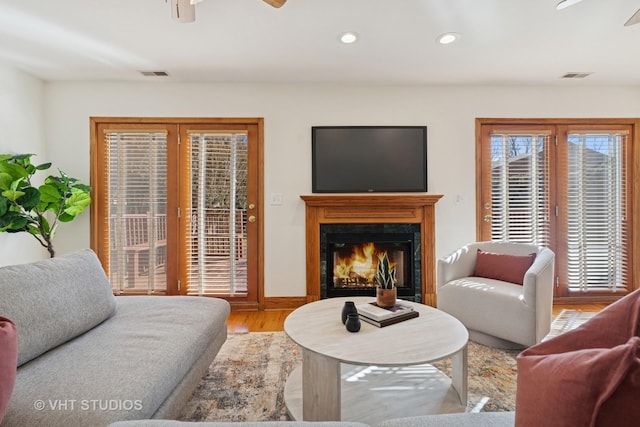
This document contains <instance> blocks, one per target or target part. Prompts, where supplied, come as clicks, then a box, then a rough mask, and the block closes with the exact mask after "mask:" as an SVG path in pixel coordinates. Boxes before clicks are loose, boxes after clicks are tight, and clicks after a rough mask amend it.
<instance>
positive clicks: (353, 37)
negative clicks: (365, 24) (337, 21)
mask: <svg viewBox="0 0 640 427" xmlns="http://www.w3.org/2000/svg"><path fill="white" fill-rule="evenodd" d="M340 41H341V42H342V43H344V44H351V43H355V42H357V41H358V34H356V33H354V32H351V31H347V32H346V33H344V34H342V35H341V36H340Z"/></svg>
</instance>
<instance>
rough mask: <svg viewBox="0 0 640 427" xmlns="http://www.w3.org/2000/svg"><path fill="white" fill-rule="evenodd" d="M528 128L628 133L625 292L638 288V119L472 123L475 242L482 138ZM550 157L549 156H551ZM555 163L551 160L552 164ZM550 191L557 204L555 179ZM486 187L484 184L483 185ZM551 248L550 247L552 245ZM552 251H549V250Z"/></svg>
mask: <svg viewBox="0 0 640 427" xmlns="http://www.w3.org/2000/svg"><path fill="white" fill-rule="evenodd" d="M525 126H526V127H529V128H532V129H535V128H536V127H537V128H540V127H548V128H553V129H554V137H555V136H556V135H560V134H561V132H564V133H565V136H566V131H567V129H571V130H586V129H589V130H595V129H602V130H606V129H608V130H611V129H612V127H614V128H615V127H617V128H620V127H628V128H629V129H630V130H629V144H628V153H627V156H628V157H627V164H626V167H627V181H626V185H627V186H628V200H627V210H628V212H629V221H628V227H629V230H628V238H629V244H628V252H629V269H628V283H627V284H626V291H625V292H624V294H626V293H627V292H632V291H634V290H636V289H638V288H640V285H639V284H637V283H636V280H635V278H637V277H640V276H639V273H640V262H635V260H634V254H635V253H640V214H635V213H636V212H640V196H638V195H639V194H640V193H639V191H640V182H638V181H639V178H640V177H639V176H638V174H639V173H640V149H638V147H639V144H640V135H639V133H640V119H638V118H611V119H606V118H598V119H571V118H560V119H546V118H543V119H536V118H532V119H508V118H477V119H476V121H475V127H476V239H477V240H482V236H483V233H482V230H483V218H484V215H485V213H484V209H483V206H482V191H483V179H482V178H483V173H485V171H486V168H487V167H490V164H487V162H486V160H485V158H484V156H483V153H482V151H481V150H482V140H483V138H484V137H486V134H487V133H488V132H489V130H488V129H490V128H491V127H493V128H496V127H497V128H500V129H505V128H506V129H509V128H511V129H520V130H521V129H522V128H523V127H525ZM552 157H553V156H552ZM555 161H556V159H554V160H553V162H554V163H555ZM552 168H553V170H552V171H551V174H555V170H556V167H555V164H554V165H553V166H552ZM552 179H553V182H552V184H551V185H552V187H553V189H552V191H553V193H554V194H553V198H554V201H556V200H557V197H558V195H559V194H558V191H559V190H558V189H557V188H556V187H555V186H557V182H558V179H557V177H555V176H552ZM484 185H486V183H485V184H484ZM554 222H555V223H556V224H555V225H554V226H553V227H552V231H551V233H552V240H554V241H556V240H558V233H560V232H561V231H560V230H559V225H558V224H557V223H558V222H559V221H557V220H556V219H554ZM552 246H553V245H552ZM551 249H552V250H554V248H553V247H551ZM556 273H558V269H557V267H556ZM621 295H623V293H621V292H617V293H612V292H589V293H587V294H586V295H576V294H575V293H574V294H561V295H556V296H555V298H554V300H555V301H557V302H563V303H572V302H580V303H585V302H594V303H599V302H602V303H610V302H613V301H615V300H617V299H618V298H619V297H620V296H621Z"/></svg>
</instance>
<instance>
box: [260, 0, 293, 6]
mask: <svg viewBox="0 0 640 427" xmlns="http://www.w3.org/2000/svg"><path fill="white" fill-rule="evenodd" d="M262 1H263V2H265V3H267V4H268V5H270V6H273V7H282V6H283V5H284V4H285V3H286V2H287V0H262Z"/></svg>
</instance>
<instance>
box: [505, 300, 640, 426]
mask: <svg viewBox="0 0 640 427" xmlns="http://www.w3.org/2000/svg"><path fill="white" fill-rule="evenodd" d="M517 365H518V366H517V369H518V378H517V388H516V390H517V391H516V426H534V425H544V426H566V425H572V426H573V425H575V426H578V425H580V426H598V427H600V426H601V427H608V426H616V427H627V426H628V427H631V426H637V425H638V420H640V290H636V291H634V292H632V293H631V294H629V295H627V296H626V297H624V298H622V299H620V300H619V301H617V302H616V303H614V304H611V305H610V306H608V307H607V308H606V309H605V310H603V311H602V312H600V313H599V314H597V315H596V316H594V317H593V318H591V320H589V321H588V322H586V323H584V324H583V325H582V326H580V327H578V328H576V329H574V330H572V331H569V332H566V333H564V334H562V335H559V336H557V337H555V338H552V339H550V340H549V341H545V342H542V343H540V344H536V345H534V346H532V347H529V348H528V349H526V350H524V351H523V352H522V353H520V354H519V355H518V358H517Z"/></svg>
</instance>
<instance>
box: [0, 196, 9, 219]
mask: <svg viewBox="0 0 640 427" xmlns="http://www.w3.org/2000/svg"><path fill="white" fill-rule="evenodd" d="M8 204H9V200H7V198H6V197H0V217H1V216H3V215H4V214H6V213H7V211H8V210H9V206H8Z"/></svg>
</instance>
